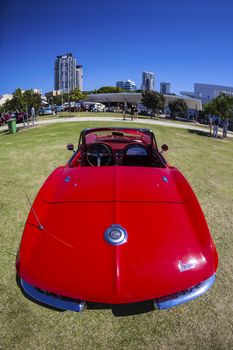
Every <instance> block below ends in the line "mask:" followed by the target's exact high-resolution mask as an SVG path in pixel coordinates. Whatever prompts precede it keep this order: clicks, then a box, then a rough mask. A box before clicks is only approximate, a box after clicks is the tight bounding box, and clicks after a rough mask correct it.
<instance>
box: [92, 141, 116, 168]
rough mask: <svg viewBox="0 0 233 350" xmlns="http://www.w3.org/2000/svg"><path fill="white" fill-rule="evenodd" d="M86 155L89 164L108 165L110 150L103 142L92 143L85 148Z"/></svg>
mask: <svg viewBox="0 0 233 350" xmlns="http://www.w3.org/2000/svg"><path fill="white" fill-rule="evenodd" d="M86 157H87V161H88V163H89V164H90V165H91V166H101V165H102V166H104V165H108V164H109V163H110V162H111V160H112V150H111V148H110V147H109V146H107V145H105V144H104V143H92V144H90V145H88V146H87V148H86Z"/></svg>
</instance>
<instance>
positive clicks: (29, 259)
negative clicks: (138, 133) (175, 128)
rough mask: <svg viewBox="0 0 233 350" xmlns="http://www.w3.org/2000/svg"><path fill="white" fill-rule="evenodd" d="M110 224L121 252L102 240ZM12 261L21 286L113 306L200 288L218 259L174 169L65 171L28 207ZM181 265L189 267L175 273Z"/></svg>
mask: <svg viewBox="0 0 233 350" xmlns="http://www.w3.org/2000/svg"><path fill="white" fill-rule="evenodd" d="M164 178H165V179H166V181H164ZM35 213H36V216H37V217H38V219H36V216H35ZM38 220H39V222H40V223H41V224H42V225H43V230H39V229H38ZM113 224H119V225H121V226H122V227H124V229H125V230H126V231H127V234H128V239H127V242H126V243H125V244H122V245H119V246H113V245H110V244H108V242H106V240H105V239H104V233H105V231H106V229H107V228H108V227H109V226H111V225H113ZM18 261H19V263H18V267H17V268H18V275H19V276H20V278H22V279H23V280H25V281H26V282H27V283H30V284H31V285H33V286H36V287H37V288H40V289H42V290H46V291H48V292H52V293H55V294H57V295H62V296H66V297H70V298H75V299H80V300H87V301H92V302H102V303H112V304H114V303H115V304H119V303H128V302H137V301H143V300H149V299H155V298H159V297H163V296H166V295H170V294H174V293H176V292H179V291H181V290H185V289H187V288H190V287H191V286H194V285H196V284H198V283H201V282H202V281H204V280H206V279H208V278H209V277H210V276H212V275H213V274H214V273H215V271H216V269H217V265H218V256H217V252H216V249H215V246H214V243H213V241H212V238H211V236H210V232H209V229H208V226H207V223H206V220H205V218H204V215H203V212H202V210H201V208H200V205H199V204H198V201H197V199H196V196H195V195H194V193H193V191H192V189H191V187H190V185H189V184H188V182H187V181H186V180H185V178H184V177H183V175H182V174H181V173H180V172H179V171H178V170H177V169H176V168H172V167H168V166H166V167H164V168H153V167H152V168H149V167H128V166H106V167H82V166H79V167H74V168H73V167H69V166H64V167H59V168H57V169H56V170H55V171H54V172H53V173H52V174H51V175H50V177H49V178H48V179H47V180H46V182H45V184H44V185H43V186H42V188H41V190H40V191H39V193H38V195H37V198H36V199H35V202H34V204H33V209H31V211H30V213H29V216H28V219H27V222H26V225H25V229H24V234H23V238H22V241H21V246H20V252H19V257H18ZM180 264H190V266H191V267H190V268H189V269H188V270H187V271H182V272H181V269H180Z"/></svg>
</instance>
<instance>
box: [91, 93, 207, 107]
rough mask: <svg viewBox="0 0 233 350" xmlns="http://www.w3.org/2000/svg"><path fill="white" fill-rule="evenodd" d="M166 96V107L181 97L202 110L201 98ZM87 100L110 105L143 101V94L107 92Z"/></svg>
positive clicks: (189, 105) (92, 95) (94, 95)
mask: <svg viewBox="0 0 233 350" xmlns="http://www.w3.org/2000/svg"><path fill="white" fill-rule="evenodd" d="M164 97H165V107H168V104H169V102H171V101H174V100H176V99H177V98H181V99H183V100H185V102H186V103H187V105H188V108H189V110H195V111H196V110H197V111H200V110H202V103H201V101H200V99H195V98H191V97H185V96H178V95H164ZM86 101H91V102H100V103H104V104H105V105H110V104H111V103H119V104H122V103H137V104H139V103H142V94H141V93H139V92H120V93H106V94H90V95H88V96H87V99H86Z"/></svg>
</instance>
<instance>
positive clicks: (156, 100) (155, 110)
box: [142, 91, 165, 118]
mask: <svg viewBox="0 0 233 350" xmlns="http://www.w3.org/2000/svg"><path fill="white" fill-rule="evenodd" d="M142 103H143V104H144V106H145V107H146V108H147V109H151V111H152V113H151V118H152V117H153V116H154V115H155V114H156V115H158V114H159V111H160V110H163V109H164V106H165V97H164V95H163V94H161V93H159V92H156V91H144V92H143V93H142Z"/></svg>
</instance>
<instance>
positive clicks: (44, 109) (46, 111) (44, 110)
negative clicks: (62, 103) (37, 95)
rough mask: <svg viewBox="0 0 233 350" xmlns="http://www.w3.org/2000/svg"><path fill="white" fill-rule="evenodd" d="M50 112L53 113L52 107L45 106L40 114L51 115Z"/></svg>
mask: <svg viewBox="0 0 233 350" xmlns="http://www.w3.org/2000/svg"><path fill="white" fill-rule="evenodd" d="M49 114H53V111H52V108H51V107H43V108H41V109H40V111H39V115H49Z"/></svg>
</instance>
